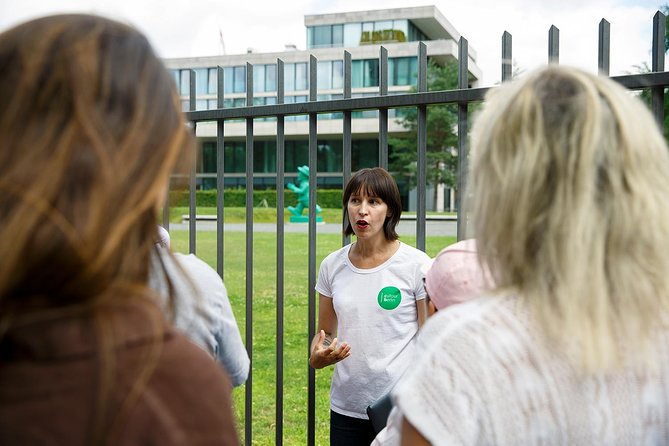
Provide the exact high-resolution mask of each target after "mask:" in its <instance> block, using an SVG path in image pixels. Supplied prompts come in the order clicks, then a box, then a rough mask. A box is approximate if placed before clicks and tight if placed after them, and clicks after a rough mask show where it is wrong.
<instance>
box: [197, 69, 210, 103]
mask: <svg viewBox="0 0 669 446" xmlns="http://www.w3.org/2000/svg"><path fill="white" fill-rule="evenodd" d="M193 71H195V94H196V95H198V96H199V95H201V94H207V87H208V86H209V81H208V80H207V74H208V70H207V69H206V68H196V69H195V70H193Z"/></svg>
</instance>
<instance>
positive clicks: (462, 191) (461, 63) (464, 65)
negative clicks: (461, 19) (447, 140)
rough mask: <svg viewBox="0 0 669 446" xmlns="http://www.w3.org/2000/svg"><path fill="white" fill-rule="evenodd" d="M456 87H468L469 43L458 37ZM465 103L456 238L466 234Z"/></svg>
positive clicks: (461, 116)
mask: <svg viewBox="0 0 669 446" xmlns="http://www.w3.org/2000/svg"><path fill="white" fill-rule="evenodd" d="M458 88H460V89H465V88H469V43H468V42H467V39H465V38H464V37H460V42H459V44H458ZM467 109H468V106H467V103H466V102H461V103H459V104H458V198H459V199H458V201H457V212H458V240H464V239H465V238H466V236H467V212H466V207H465V197H466V194H467V168H468V167H467V166H468V165H469V161H468V160H467V158H468V155H469V154H468V150H467V124H468V123H467Z"/></svg>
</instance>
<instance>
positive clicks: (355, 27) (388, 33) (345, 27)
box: [307, 19, 428, 48]
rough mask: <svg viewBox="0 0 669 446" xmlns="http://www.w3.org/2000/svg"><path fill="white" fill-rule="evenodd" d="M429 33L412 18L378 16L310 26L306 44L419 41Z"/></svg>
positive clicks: (333, 46)
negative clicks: (349, 21) (364, 19)
mask: <svg viewBox="0 0 669 446" xmlns="http://www.w3.org/2000/svg"><path fill="white" fill-rule="evenodd" d="M422 40H428V39H427V36H426V35H425V34H424V33H423V32H422V31H421V30H420V29H418V28H417V27H416V26H415V25H414V24H413V23H412V22H411V21H410V20H408V19H400V20H378V21H375V22H356V23H344V24H336V25H318V26H310V27H308V28H307V48H339V47H354V46H361V45H376V44H380V43H396V42H417V41H422Z"/></svg>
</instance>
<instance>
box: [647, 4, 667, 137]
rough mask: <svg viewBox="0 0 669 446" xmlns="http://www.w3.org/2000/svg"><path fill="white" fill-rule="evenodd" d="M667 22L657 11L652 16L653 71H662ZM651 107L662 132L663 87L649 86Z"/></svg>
mask: <svg viewBox="0 0 669 446" xmlns="http://www.w3.org/2000/svg"><path fill="white" fill-rule="evenodd" d="M666 27H667V22H666V18H665V15H664V14H662V13H661V12H660V11H657V13H656V14H655V16H653V50H652V51H653V59H652V61H651V64H652V70H653V72H658V71H664V51H665V47H664V38H665V32H666ZM650 103H651V109H652V111H653V116H655V120H656V121H657V123H658V125H659V126H660V128H661V129H662V132H663V133H664V87H653V88H651V98H650Z"/></svg>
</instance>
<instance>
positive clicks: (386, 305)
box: [378, 286, 402, 310]
mask: <svg viewBox="0 0 669 446" xmlns="http://www.w3.org/2000/svg"><path fill="white" fill-rule="evenodd" d="M378 301H379V306H380V307H381V308H383V309H384V310H394V309H395V308H397V307H398V306H399V305H400V302H402V293H401V292H400V290H399V289H398V288H397V287H394V286H387V287H385V288H383V289H382V290H381V291H379V296H378Z"/></svg>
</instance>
